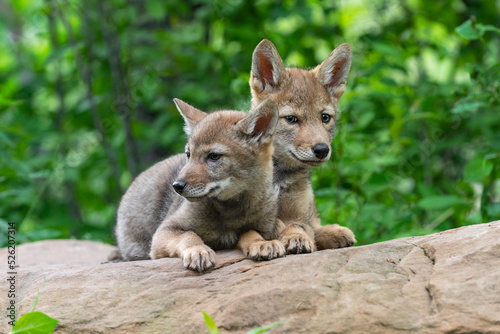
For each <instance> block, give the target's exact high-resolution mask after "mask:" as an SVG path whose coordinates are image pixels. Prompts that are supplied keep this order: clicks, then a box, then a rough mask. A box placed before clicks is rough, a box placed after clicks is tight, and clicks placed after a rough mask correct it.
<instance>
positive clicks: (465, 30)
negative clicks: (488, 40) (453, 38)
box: [455, 20, 481, 40]
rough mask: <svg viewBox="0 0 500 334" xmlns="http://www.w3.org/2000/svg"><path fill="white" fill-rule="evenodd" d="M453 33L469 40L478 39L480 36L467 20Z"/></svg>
mask: <svg viewBox="0 0 500 334" xmlns="http://www.w3.org/2000/svg"><path fill="white" fill-rule="evenodd" d="M455 31H456V32H457V34H459V35H460V36H462V37H463V38H466V39H469V40H473V39H478V38H479V36H481V34H480V33H479V31H478V29H476V28H475V27H474V24H473V23H472V21H471V20H467V21H465V22H464V23H462V24H461V25H460V26H458V27H457V28H456V29H455Z"/></svg>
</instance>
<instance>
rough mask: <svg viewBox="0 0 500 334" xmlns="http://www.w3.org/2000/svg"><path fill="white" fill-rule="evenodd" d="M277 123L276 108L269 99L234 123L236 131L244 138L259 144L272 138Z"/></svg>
mask: <svg viewBox="0 0 500 334" xmlns="http://www.w3.org/2000/svg"><path fill="white" fill-rule="evenodd" d="M277 123H278V106H277V105H276V103H274V102H273V101H271V100H270V99H266V100H264V101H262V103H261V104H259V105H258V106H257V107H256V108H255V109H253V110H251V111H250V112H249V113H248V115H247V116H246V117H245V118H243V119H242V120H241V121H239V122H238V123H236V129H237V130H238V131H239V132H240V133H241V134H243V135H244V136H245V137H246V138H250V139H251V140H252V141H254V142H261V141H263V140H265V139H268V138H271V137H272V135H273V134H274V130H275V129H276V124H277Z"/></svg>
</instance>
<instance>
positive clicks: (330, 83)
mask: <svg viewBox="0 0 500 334" xmlns="http://www.w3.org/2000/svg"><path fill="white" fill-rule="evenodd" d="M351 63H352V52H351V46H350V45H349V44H342V45H340V46H338V47H337V48H336V49H335V50H333V51H332V53H330V55H329V56H328V58H326V60H325V61H323V62H322V63H321V64H320V65H318V66H317V67H316V68H315V69H314V70H312V72H313V73H314V75H316V77H317V78H318V80H319V81H320V82H321V84H323V86H325V87H326V89H327V90H328V92H329V93H330V95H331V96H333V97H335V98H337V99H340V97H341V96H342V94H344V92H345V84H346V81H347V76H348V75H349V70H350V68H351Z"/></svg>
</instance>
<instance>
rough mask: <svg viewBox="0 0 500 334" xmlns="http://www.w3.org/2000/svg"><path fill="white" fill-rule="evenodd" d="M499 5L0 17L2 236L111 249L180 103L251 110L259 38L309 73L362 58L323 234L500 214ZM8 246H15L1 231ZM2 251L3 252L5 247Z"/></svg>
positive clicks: (377, 232)
mask: <svg viewBox="0 0 500 334" xmlns="http://www.w3.org/2000/svg"><path fill="white" fill-rule="evenodd" d="M496 6H497V4H496V3H495V1H493V0H486V1H481V2H468V3H462V2H460V1H444V2H443V1H440V2H431V1H423V0H414V1H410V2H407V1H395V0H387V1H380V2H365V1H349V2H334V1H307V2H301V1H295V0H291V1H286V2H283V3H279V4H278V3H276V2H274V1H267V0H262V1H223V0H218V1H204V0H196V1H178V0H172V1H159V0H150V1H147V2H130V1H123V0H110V1H96V0H89V1H85V2H83V1H80V0H45V1H41V0H37V1H7V2H4V4H3V5H2V11H1V14H0V16H1V20H0V33H1V34H2V36H3V38H1V39H0V44H1V45H0V47H1V48H2V52H1V53H0V156H1V161H2V163H1V164H0V180H1V181H2V182H1V183H0V203H1V204H0V229H5V228H6V226H7V222H8V221H15V222H16V223H17V226H18V227H19V233H18V234H17V236H18V240H19V241H20V242H26V241H31V240H39V239H46V238H70V237H74V238H79V239H92V240H101V241H105V242H112V233H111V232H112V226H113V224H114V217H115V212H116V208H117V205H118V202H119V199H120V196H121V195H122V193H123V192H124V190H125V189H126V187H127V186H128V185H129V184H130V182H131V180H132V179H133V177H134V176H135V175H137V174H138V173H139V172H140V171H141V170H144V169H145V168H147V167H148V166H150V165H151V164H152V163H154V162H156V161H158V160H160V159H162V158H164V157H166V156H168V155H170V154H173V153H176V152H180V151H182V148H183V143H184V141H185V135H184V134H183V132H182V120H181V117H180V116H179V115H178V113H177V112H176V111H175V108H174V105H173V103H172V102H171V101H172V98H174V97H178V98H181V99H184V100H186V101H188V102H190V103H192V104H194V105H195V106H197V107H200V108H201V109H206V110H214V109H220V108H232V109H245V110H246V109H248V107H249V100H250V91H249V87H248V79H249V72H250V66H251V55H252V51H253V49H254V48H255V46H256V45H257V44H258V43H259V42H260V40H262V39H263V38H268V39H270V40H271V41H273V43H274V44H275V45H276V47H277V48H278V50H279V52H280V54H281V55H282V57H283V58H284V61H285V63H286V64H288V65H297V66H302V67H306V68H312V67H314V66H315V65H317V64H318V63H320V62H321V61H322V60H324V59H325V58H326V57H327V56H328V54H329V53H330V52H331V50H333V49H334V48H335V47H336V46H337V45H339V44H341V43H344V42H347V43H350V44H351V45H352V47H353V53H354V61H353V66H352V70H351V73H350V76H349V79H348V87H347V92H346V94H345V95H344V97H343V98H342V101H341V106H342V107H343V113H342V117H341V119H340V121H339V127H338V134H337V137H336V138H335V140H334V147H335V154H334V156H333V158H332V159H331V161H330V162H329V163H327V164H325V165H324V166H322V167H320V168H316V170H315V172H314V175H313V186H314V188H315V191H316V196H317V205H318V206H319V208H320V212H321V217H322V219H323V221H324V222H325V223H340V224H342V225H346V226H348V227H350V228H352V229H353V230H354V232H355V233H356V235H357V239H358V241H359V244H366V243H372V242H376V241H380V240H386V239H390V238H395V237H402V236H408V235H416V234H424V233H431V232H435V231H440V230H444V229H448V228H453V227H458V226H462V225H467V224H475V223H480V222H486V221H490V220H493V219H496V218H498V217H499V216H500V203H499V202H500V182H499V178H500V176H499V174H500V173H499V165H500V164H499V162H500V161H499V153H498V152H499V149H500V131H499V129H500V110H499V109H500V107H499V102H500V100H499V78H500V64H499V63H498V59H500V58H499V50H500V38H499V31H498V26H499V25H500V18H499V17H498V15H497V13H498V8H496ZM2 235H5V233H2ZM0 243H2V244H5V241H3V240H0Z"/></svg>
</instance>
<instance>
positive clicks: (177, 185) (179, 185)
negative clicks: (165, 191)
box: [172, 180, 187, 194]
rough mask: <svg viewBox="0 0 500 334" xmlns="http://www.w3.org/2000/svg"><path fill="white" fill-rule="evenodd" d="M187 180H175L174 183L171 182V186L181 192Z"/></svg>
mask: <svg viewBox="0 0 500 334" xmlns="http://www.w3.org/2000/svg"><path fill="white" fill-rule="evenodd" d="M186 185H187V182H186V181H183V180H177V181H175V182H174V183H172V187H174V190H175V192H176V193H178V194H181V193H182V191H183V190H184V188H186Z"/></svg>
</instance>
